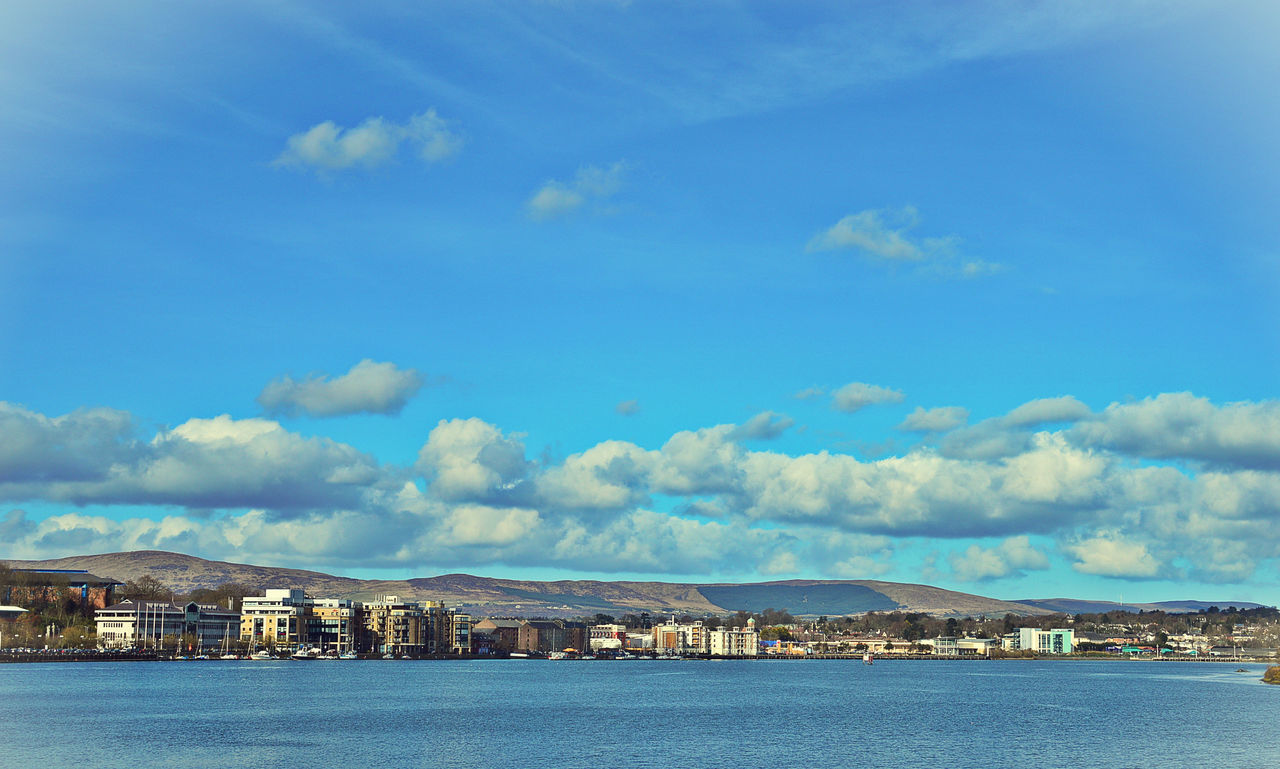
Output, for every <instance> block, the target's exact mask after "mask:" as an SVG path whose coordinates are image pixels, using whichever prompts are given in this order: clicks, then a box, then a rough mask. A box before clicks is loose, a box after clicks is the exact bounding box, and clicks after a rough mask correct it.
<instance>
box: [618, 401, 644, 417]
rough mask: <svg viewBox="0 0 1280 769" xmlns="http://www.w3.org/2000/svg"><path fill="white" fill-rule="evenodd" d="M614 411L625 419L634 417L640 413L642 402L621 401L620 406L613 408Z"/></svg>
mask: <svg viewBox="0 0 1280 769" xmlns="http://www.w3.org/2000/svg"><path fill="white" fill-rule="evenodd" d="M613 410H614V411H615V412H616V413H618V414H621V415H622V416H624V417H629V416H633V415H635V414H639V413H640V401H638V400H628V401H619V402H618V405H616V406H614V407H613Z"/></svg>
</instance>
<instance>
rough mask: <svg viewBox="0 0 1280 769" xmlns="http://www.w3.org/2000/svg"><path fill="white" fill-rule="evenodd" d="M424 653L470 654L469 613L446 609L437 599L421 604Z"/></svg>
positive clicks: (470, 623)
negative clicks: (423, 627)
mask: <svg viewBox="0 0 1280 769" xmlns="http://www.w3.org/2000/svg"><path fill="white" fill-rule="evenodd" d="M422 621H423V623H424V626H425V632H424V638H425V640H424V645H425V647H426V648H425V653H426V654H470V653H471V626H472V624H473V623H472V621H471V615H470V614H464V613H461V612H457V611H454V610H453V609H448V608H446V607H445V605H444V604H443V603H441V602H439V601H427V602H426V604H424V606H423V614H422Z"/></svg>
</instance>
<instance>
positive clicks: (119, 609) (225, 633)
mask: <svg viewBox="0 0 1280 769" xmlns="http://www.w3.org/2000/svg"><path fill="white" fill-rule="evenodd" d="M94 619H95V620H96V622H97V625H98V645H99V646H102V647H104V648H108V649H131V648H142V649H161V648H164V646H165V644H172V647H170V648H171V649H174V648H175V647H178V646H179V645H180V643H181V640H182V639H183V638H184V637H185V638H186V640H187V642H188V644H189V645H190V646H191V647H192V648H189V649H182V651H198V650H200V649H217V648H218V647H220V646H221V645H222V643H223V641H224V639H227V638H235V637H236V636H237V634H238V630H239V627H240V615H239V614H238V613H236V612H233V611H231V610H229V609H222V608H219V607H218V606H216V605H214V604H198V603H195V602H192V603H187V604H175V603H169V602H167V601H124V602H123V603H118V604H114V605H112V606H108V607H107V608H105V609H98V611H97V612H95V613H94Z"/></svg>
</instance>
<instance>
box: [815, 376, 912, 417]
mask: <svg viewBox="0 0 1280 769" xmlns="http://www.w3.org/2000/svg"><path fill="white" fill-rule="evenodd" d="M905 397H906V396H905V395H903V394H902V392H901V391H899V390H892V389H890V388H888V387H881V386H880V385H873V384H866V383H865V382H850V383H849V384H847V385H845V386H844V387H841V388H840V389H839V390H836V391H835V392H833V393H831V407H832V408H833V409H835V410H836V411H843V412H845V413H846V414H852V413H853V412H855V411H860V410H862V409H864V408H866V407H867V406H874V405H876V404H878V403H901V402H902V399H903V398H905Z"/></svg>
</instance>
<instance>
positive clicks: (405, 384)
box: [258, 358, 424, 417]
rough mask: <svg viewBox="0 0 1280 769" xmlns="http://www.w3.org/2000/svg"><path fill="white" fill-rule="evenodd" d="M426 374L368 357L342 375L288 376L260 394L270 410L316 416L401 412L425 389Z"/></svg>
mask: <svg viewBox="0 0 1280 769" xmlns="http://www.w3.org/2000/svg"><path fill="white" fill-rule="evenodd" d="M423 381H424V380H423V377H422V375H421V374H419V373H418V372H417V371H415V370H413V369H401V368H397V367H396V365H395V364H394V363H376V362H374V361H372V360H369V359H368V358H366V359H364V360H362V361H360V362H359V363H357V364H356V365H354V366H352V367H351V370H350V371H348V372H347V373H345V374H343V375H342V376H338V377H334V378H332V379H330V378H329V377H327V376H325V375H321V374H313V375H311V376H308V377H307V378H305V379H300V380H296V379H294V378H292V377H289V376H284V377H281V378H279V379H276V380H274V381H272V382H271V383H269V384H268V385H267V386H266V387H264V388H263V389H262V393H261V394H259V395H258V404H259V405H261V406H262V407H263V408H264V409H266V410H267V412H268V413H272V414H286V415H290V416H293V415H296V414H298V413H304V414H308V415H310V416H313V417H333V416H346V415H349V414H362V413H363V414H398V413H400V411H401V409H403V408H404V407H405V404H406V403H408V402H409V399H410V398H412V397H413V396H414V395H416V394H417V393H418V390H420V389H422V385H423Z"/></svg>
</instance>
